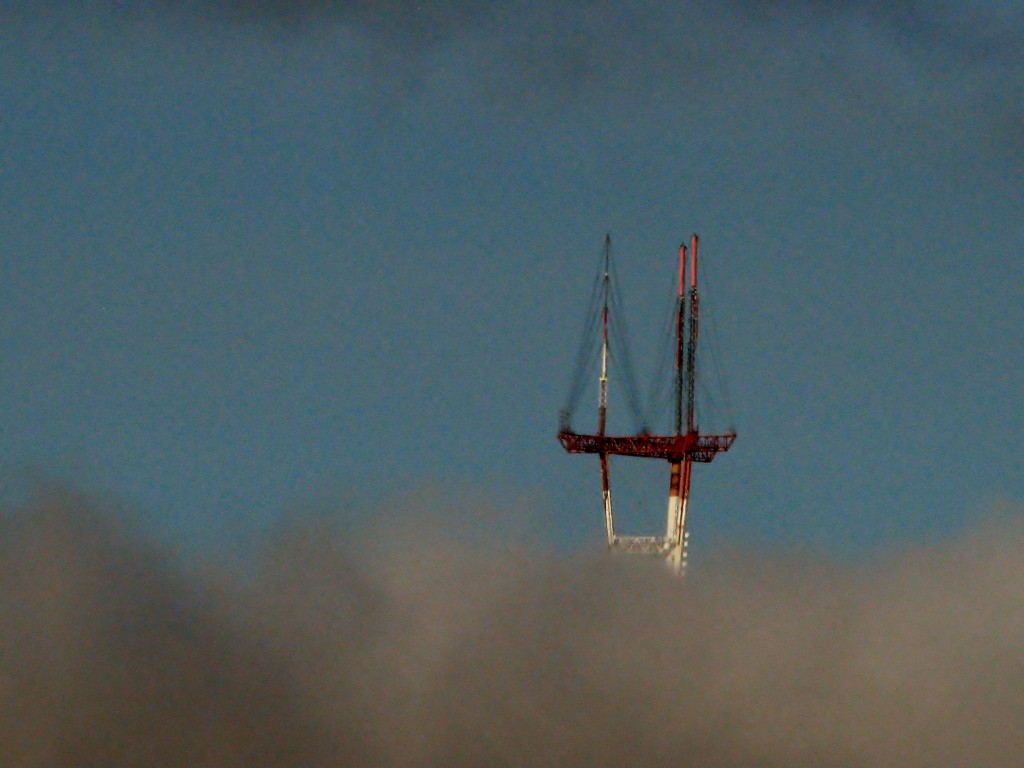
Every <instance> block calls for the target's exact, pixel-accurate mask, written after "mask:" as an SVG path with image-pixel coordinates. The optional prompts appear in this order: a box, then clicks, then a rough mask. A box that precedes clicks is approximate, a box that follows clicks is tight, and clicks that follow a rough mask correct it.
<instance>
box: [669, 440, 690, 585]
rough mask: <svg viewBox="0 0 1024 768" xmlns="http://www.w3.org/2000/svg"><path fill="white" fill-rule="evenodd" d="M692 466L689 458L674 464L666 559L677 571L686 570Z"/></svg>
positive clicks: (673, 569)
mask: <svg viewBox="0 0 1024 768" xmlns="http://www.w3.org/2000/svg"><path fill="white" fill-rule="evenodd" d="M690 467H691V462H690V460H689V459H686V460H684V461H683V462H682V464H681V465H680V463H676V462H674V463H673V464H672V476H671V481H670V487H669V495H668V530H667V531H666V539H667V540H668V543H669V549H668V555H667V557H666V561H667V563H668V567H669V568H671V569H672V571H674V572H675V573H682V572H683V571H685V570H686V543H687V541H686V540H687V538H688V537H689V534H688V533H687V532H686V508H687V506H689V503H690Z"/></svg>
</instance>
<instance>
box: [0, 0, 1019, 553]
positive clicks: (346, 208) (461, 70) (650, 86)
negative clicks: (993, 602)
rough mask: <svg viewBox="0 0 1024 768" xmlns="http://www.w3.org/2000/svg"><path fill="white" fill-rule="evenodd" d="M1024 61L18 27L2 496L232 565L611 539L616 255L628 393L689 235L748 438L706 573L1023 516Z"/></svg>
mask: <svg viewBox="0 0 1024 768" xmlns="http://www.w3.org/2000/svg"><path fill="white" fill-rule="evenodd" d="M431 8H433V9H431ZM1022 33H1024V13H1022V12H1021V11H1020V10H1018V9H1017V8H1016V6H1014V5H1013V4H999V3H992V4H974V3H961V2H949V3H944V4H940V5H939V6H937V7H933V6H930V5H929V6H928V7H926V6H925V5H924V4H921V5H920V6H919V5H917V4H914V3H904V4H901V5H899V6H898V8H897V9H896V10H893V9H891V8H890V6H889V5H888V4H881V3H870V2H863V3H857V2H853V3H832V4H823V5H818V4H811V3H802V2H785V3H767V2H765V3H741V2H732V3H724V4H720V3H700V2H692V3H682V4H679V5H678V6H674V7H673V8H672V9H666V8H665V7H663V6H661V5H658V4H648V3H625V4H613V3H588V4H582V5H575V4H573V5H570V4H564V5H561V4H546V5H544V6H540V5H539V4H531V3H521V2H505V3H500V2H499V3H486V4H485V3H475V2H462V3H452V4H443V5H440V6H433V7H431V6H425V7H421V6H420V5H419V4H416V3H407V2H401V1H399V0H395V1H394V2H388V3H383V4H363V3H332V2H327V1H326V0H323V1H322V2H314V1H313V0H310V1H309V2H304V3H295V2H293V3H287V2H271V1H270V0H266V1H265V2H237V3H228V2H224V3H218V2H198V0H197V1H196V2H191V3H181V4H175V3H157V2H149V3H146V2H136V3H131V2H120V3H113V2H111V3H104V2H93V3H86V4H81V6H80V7H79V9H78V10H73V11H72V10H67V8H66V6H64V5H63V4H58V3H36V4H29V3H22V2H11V1H8V2H2V3H0V67H2V70H0V99H2V102H3V107H4V108H3V110H2V117H0V172H2V176H0V195H2V205H0V216H2V226H0V260H2V261H0V285H2V296H3V301H2V302H0V333H2V334H3V349H4V354H3V355H2V357H0V392H2V393H3V396H4V401H5V407H4V409H3V415H2V419H3V421H2V423H0V461H2V470H3V478H4V488H5V490H4V493H5V495H6V497H7V498H8V499H14V498H16V497H17V496H18V494H19V492H20V490H19V489H21V488H23V487H24V486H25V485H26V484H27V482H28V478H33V477H37V476H40V475H42V476H44V477H48V478H55V479H58V480H60V481H65V482H68V483H70V484H71V485H73V486H76V487H79V488H84V489H86V490H88V491H92V492H99V493H102V494H109V495H112V496H115V497H117V498H119V499H121V500H122V501H123V502H124V503H125V504H126V505H127V506H130V507H132V508H134V509H136V510H138V511H139V513H140V515H141V516H142V517H143V518H144V520H145V521H146V524H147V525H150V526H151V527H152V528H153V530H154V531H156V532H157V533H158V535H160V536H164V537H170V538H171V539H173V540H175V541H177V542H180V543H182V544H183V545H184V546H186V547H193V546H195V547H200V548H206V547H211V546H212V547H219V546H230V544H231V542H233V541H237V540H244V539H247V538H250V537H252V536H258V535H260V534H261V533H263V532H266V531H267V530H271V529H273V528H274V526H275V525H277V524H278V521H279V520H280V519H281V517H282V516H283V515H284V516H287V515H288V514H290V513H292V512H294V511H295V510H301V509H304V508H308V507H311V506H313V507H330V506H332V505H333V506H337V505H340V504H342V503H343V502H344V500H351V499H352V498H356V499H358V500H359V504H357V507H358V508H359V509H361V510H363V511H362V512H359V513H357V514H362V515H365V516H367V517H369V516H372V515H373V514H374V510H375V509H378V508H380V507H386V506H387V505H388V504H389V503H394V502H389V501H387V500H388V499H394V498H398V497H401V498H403V499H405V500H406V501H405V502H404V503H410V502H409V500H410V499H412V500H414V499H416V498H418V495H419V494H420V493H421V492H422V493H423V494H424V497H428V496H430V497H432V498H434V499H436V494H438V493H440V495H441V496H442V497H443V496H444V494H446V493H450V492H451V493H454V492H458V493H467V494H469V495H471V496H472V495H475V496H479V497H481V498H490V499H492V500H493V501H494V503H495V504H497V505H498V506H502V505H507V508H508V514H509V515H514V514H519V513H520V512H521V510H522V509H523V508H527V509H529V510H530V514H532V515H533V516H535V517H537V518H539V519H540V520H541V521H543V525H544V526H545V527H546V529H547V531H548V533H547V535H548V536H549V537H550V539H551V541H552V542H553V543H555V544H556V545H558V546H569V547H589V546H600V536H601V530H600V525H601V521H600V514H599V501H600V496H599V488H598V485H597V469H596V466H593V464H594V463H595V462H592V461H589V460H588V459H586V458H582V457H571V456H566V455H564V454H563V453H562V452H561V449H560V447H559V446H558V444H557V442H556V441H555V439H554V433H555V429H556V426H557V413H558V409H559V408H560V407H561V405H562V403H563V400H564V398H565V396H566V392H567V388H568V381H569V375H570V373H571V367H572V363H573V360H574V356H575V353H576V344H577V341H578V334H579V329H580V326H581V323H582V321H583V316H582V315H583V311H584V308H585V304H586V300H587V298H588V295H589V288H590V283H591V280H592V278H593V269H594V266H595V264H596V263H597V255H598V253H599V251H600V247H601V241H602V239H603V237H604V234H605V232H609V231H610V232H611V233H612V235H613V238H614V242H615V251H616V255H617V260H618V266H619V273H620V275H621V278H622V283H623V286H622V288H623V293H624V299H625V301H626V303H627V310H628V312H629V316H630V325H631V332H632V333H633V335H634V337H638V338H636V339H635V341H636V342H637V351H638V356H637V358H638V359H637V363H638V365H639V366H640V367H641V369H643V368H645V367H646V366H647V365H648V364H649V362H650V361H649V359H647V358H646V357H644V354H643V353H644V341H643V339H642V338H639V337H642V336H643V334H644V332H647V331H651V332H654V331H655V329H657V327H658V323H659V322H660V321H661V318H660V315H659V313H660V312H661V310H662V309H663V306H664V302H663V297H664V295H665V290H666V287H667V286H668V285H670V282H671V280H672V270H673V268H674V259H675V249H676V246H677V245H678V243H679V242H680V241H681V240H683V239H684V238H687V237H688V236H689V234H690V233H691V232H693V231H697V232H699V233H700V234H701V237H702V240H701V254H702V259H703V264H704V265H705V268H706V269H705V274H707V275H708V278H709V286H710V288H711V289H712V291H711V292H710V293H709V294H706V295H705V302H706V304H705V306H707V307H708V311H709V312H711V313H712V314H713V316H714V322H715V329H716V340H717V342H718V344H717V345H716V347H717V351H718V353H719V354H720V356H721V359H722V361H723V362H724V365H725V374H726V378H727V381H728V386H729V392H730V395H731V402H732V410H733V415H734V419H735V426H736V428H737V430H738V432H739V438H738V440H737V443H736V445H735V447H734V448H733V450H732V451H731V452H730V453H729V454H727V455H725V456H722V457H720V458H719V459H717V460H716V462H715V463H714V464H713V465H711V466H710V467H700V468H698V472H697V473H696V475H695V480H694V483H695V486H694V506H693V508H692V509H693V515H692V518H691V519H692V531H693V536H694V537H695V538H694V543H695V545H696V543H697V542H699V541H702V542H704V543H705V544H703V546H717V545H723V544H726V543H729V542H736V541H740V542H744V543H752V544H755V545H768V546H775V545H778V544H780V543H785V544H795V545H798V546H809V547H823V548H825V549H827V550H830V551H833V552H837V553H840V554H843V555H854V554H856V553H857V552H859V551H861V549H862V548H863V547H868V548H874V547H877V546H881V545H888V544H893V543H896V544H900V543H913V542H918V541H922V540H930V539H932V538H934V537H941V536H943V535H945V534H946V533H947V532H948V531H950V530H951V529H958V528H959V527H961V526H963V525H965V524H971V523H972V522H974V521H977V520H979V519H985V518H987V517H989V516H991V515H993V514H1001V513H1003V512H1005V511H1006V510H1012V509H1015V508H1016V509H1019V508H1020V502H1021V500H1022V499H1024V481H1022V466H1021V449H1020V444H1019V443H1020V437H1021V435H1022V434H1024V415H1022V412H1024V411H1022V408H1021V405H1020V399H1021V398H1020V392H1021V391H1024V374H1022V365H1021V363H1022V360H1024V302H1022V291H1024V267H1022V266H1021V260H1020V253H1021V250H1022V249H1021V246H1022V244H1024V224H1022V222H1024V218H1022V216H1021V213H1022V172H1024V141H1022V139H1021V136H1022V135H1024V134H1022V131H1021V128H1022V127H1024V126H1022V119H1024V112H1022V110H1021V107H1020V105H1021V103H1022V101H1021V96H1022V91H1024V48H1022V47H1021V44H1020V40H1022V39H1024V36H1022ZM580 426H584V424H582V423H581V424H580ZM658 482H659V483H662V480H661V479H659V480H658ZM664 484H666V485H667V477H666V478H665V479H664ZM432 494H433V495H432ZM661 495H662V494H661V493H660V491H659V493H658V495H657V502H656V503H657V510H656V512H655V515H654V519H655V520H657V521H660V520H661V515H662V511H661V508H662V505H663V499H662V498H661ZM431 503H435V502H431ZM412 504H413V505H414V504H415V501H413V502H412ZM698 551H699V550H698ZM695 554H696V552H695Z"/></svg>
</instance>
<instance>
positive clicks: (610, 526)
mask: <svg viewBox="0 0 1024 768" xmlns="http://www.w3.org/2000/svg"><path fill="white" fill-rule="evenodd" d="M610 252H611V239H610V238H606V239H605V252H604V265H605V266H604V275H603V279H602V295H603V306H602V312H601V334H602V338H601V375H600V378H599V379H598V384H599V386H598V407H597V434H592V435H581V434H577V433H576V432H574V431H572V429H571V427H570V426H569V422H568V414H567V412H563V417H562V424H561V426H560V429H559V433H558V439H559V441H560V442H561V443H562V447H564V448H565V450H566V451H568V452H569V453H596V454H597V455H598V458H599V459H600V463H601V495H602V498H603V500H604V521H605V530H606V533H607V537H608V547H609V548H610V549H613V550H615V549H618V550H622V551H625V552H635V553H642V554H653V555H660V556H662V557H664V558H665V559H666V561H667V563H668V564H669V566H670V567H671V568H672V570H674V571H676V572H682V571H683V570H684V569H685V567H686V545H687V538H688V534H687V532H686V515H687V508H688V506H689V500H690V473H691V467H692V465H693V463H694V462H700V463H707V462H710V461H711V460H713V459H714V458H715V456H716V455H717V454H719V453H721V452H723V451H727V450H729V448H730V447H731V446H732V444H733V442H734V441H735V440H736V433H735V432H733V431H730V432H727V433H725V434H721V435H711V434H702V433H701V432H700V430H699V428H698V426H697V424H696V421H695V416H694V413H695V406H696V391H695V390H696V378H697V377H696V374H697V331H698V323H699V320H700V300H699V296H698V292H697V235H693V237H692V239H691V241H690V249H689V254H688V253H687V248H686V245H685V244H684V245H680V246H679V289H678V295H677V301H676V311H675V317H674V319H675V331H676V333H675V337H676V339H675V340H676V348H675V353H676V354H675V359H676V360H675V361H676V367H675V386H674V395H675V412H674V426H675V434H672V435H651V434H648V433H647V432H646V431H641V432H640V433H639V434H636V435H632V436H612V435H608V434H606V433H605V425H606V423H607V411H608V362H609V348H608V309H609V298H610V295H611V291H610V275H609V273H610ZM687 255H689V263H687ZM687 266H688V267H689V280H688V281H687V279H686V277H687ZM613 455H614V456H635V457H638V458H644V459H664V460H665V461H668V463H669V467H670V473H669V491H668V516H667V520H666V524H665V535H664V536H659V535H654V536H623V535H619V534H617V533H616V532H615V517H614V515H613V513H612V493H611V478H610V475H609V461H608V457H609V456H613Z"/></svg>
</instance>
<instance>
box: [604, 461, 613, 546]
mask: <svg viewBox="0 0 1024 768" xmlns="http://www.w3.org/2000/svg"><path fill="white" fill-rule="evenodd" d="M608 470H609V467H608V454H606V453H602V454H601V498H602V499H603V500H604V529H605V534H606V535H607V536H608V546H609V547H612V546H614V545H615V520H614V518H613V517H612V485H611V478H610V477H609V471H608Z"/></svg>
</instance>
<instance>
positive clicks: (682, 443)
mask: <svg viewBox="0 0 1024 768" xmlns="http://www.w3.org/2000/svg"><path fill="white" fill-rule="evenodd" d="M558 440H559V442H561V443H562V447H563V448H565V450H566V451H568V452H569V453H597V454H607V455H611V456H640V457H643V458H649V459H666V460H668V461H683V460H684V459H690V461H698V462H701V463H704V464H706V463H708V462H709V461H711V460H712V459H714V458H715V455H716V454H719V453H724V452H725V451H728V450H729V449H730V448H731V447H732V444H733V442H734V441H735V440H736V435H735V434H733V433H726V434H724V435H702V434H699V433H697V432H690V433H689V434H685V435H632V436H622V437H613V436H610V435H578V434H576V433H575V432H560V433H559V435H558Z"/></svg>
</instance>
